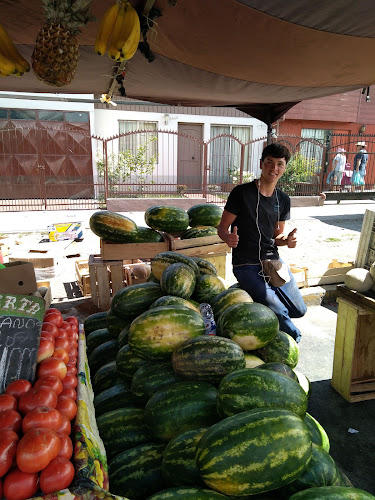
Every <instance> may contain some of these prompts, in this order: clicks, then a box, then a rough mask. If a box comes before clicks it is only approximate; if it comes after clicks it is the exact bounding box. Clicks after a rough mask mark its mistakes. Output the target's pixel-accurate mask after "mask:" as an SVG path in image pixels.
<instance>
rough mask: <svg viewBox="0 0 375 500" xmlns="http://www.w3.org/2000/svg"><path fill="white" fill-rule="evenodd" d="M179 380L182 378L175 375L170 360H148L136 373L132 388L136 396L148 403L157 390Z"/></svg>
mask: <svg viewBox="0 0 375 500" xmlns="http://www.w3.org/2000/svg"><path fill="white" fill-rule="evenodd" d="M178 381H180V379H179V378H178V377H177V376H176V375H175V373H174V371H173V367H172V365H171V363H170V362H169V361H147V362H146V363H145V364H144V365H143V366H141V367H140V368H138V370H137V371H136V372H135V373H134V375H133V378H132V382H131V390H132V392H133V394H134V395H135V396H137V397H138V398H140V399H142V401H143V402H144V403H147V401H148V400H149V399H150V397H151V396H152V395H153V394H155V392H156V391H158V390H159V389H161V388H162V387H164V386H165V385H168V384H173V383H174V382H178Z"/></svg>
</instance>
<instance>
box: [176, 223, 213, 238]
mask: <svg viewBox="0 0 375 500" xmlns="http://www.w3.org/2000/svg"><path fill="white" fill-rule="evenodd" d="M205 236H217V229H216V227H213V226H196V227H190V228H188V229H186V231H184V232H183V233H182V234H181V239H182V240H189V239H191V238H204V237H205Z"/></svg>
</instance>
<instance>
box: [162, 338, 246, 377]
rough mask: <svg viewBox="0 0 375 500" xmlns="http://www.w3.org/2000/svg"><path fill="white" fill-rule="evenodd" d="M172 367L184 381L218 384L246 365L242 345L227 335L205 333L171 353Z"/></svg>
mask: <svg viewBox="0 0 375 500" xmlns="http://www.w3.org/2000/svg"><path fill="white" fill-rule="evenodd" d="M172 366H173V369H174V371H175V373H176V375H178V376H179V377H181V378H182V379H184V380H204V381H206V382H211V383H213V384H217V383H219V382H220V380H221V379H222V378H223V377H224V375H226V374H227V373H230V372H232V371H233V370H237V369H239V368H244V367H245V356H244V352H243V350H242V349H241V347H240V346H239V345H238V344H237V343H236V342H233V340H230V339H226V338H224V337H216V336H213V337H211V336H209V335H202V336H200V337H195V338H194V339H191V340H187V341H186V342H184V343H183V344H181V345H180V346H179V347H177V348H176V349H175V350H174V351H173V354H172Z"/></svg>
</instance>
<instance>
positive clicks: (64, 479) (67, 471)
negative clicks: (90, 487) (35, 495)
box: [39, 457, 74, 494]
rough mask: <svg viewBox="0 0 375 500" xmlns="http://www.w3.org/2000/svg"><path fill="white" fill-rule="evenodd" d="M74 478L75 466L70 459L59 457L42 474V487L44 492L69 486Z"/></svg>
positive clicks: (51, 491)
mask: <svg viewBox="0 0 375 500" xmlns="http://www.w3.org/2000/svg"><path fill="white" fill-rule="evenodd" d="M73 478H74V466H73V464H72V462H71V461H70V460H68V459H67V458H64V457H57V458H55V459H54V460H52V461H51V462H50V463H49V464H48V465H47V467H46V468H45V469H44V470H42V472H41V474H40V481H39V484H40V489H41V490H42V492H43V493H44V494H48V493H54V492H55V491H60V490H63V489H64V488H67V487H68V486H69V485H70V483H71V482H72V481H73Z"/></svg>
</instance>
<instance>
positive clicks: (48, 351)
mask: <svg viewBox="0 0 375 500" xmlns="http://www.w3.org/2000/svg"><path fill="white" fill-rule="evenodd" d="M54 350H55V345H54V343H53V342H52V341H51V340H46V339H44V338H42V337H41V338H40V342H39V349H38V356H37V358H36V362H37V363H40V362H41V361H43V360H44V359H48V358H50V357H51V356H52V354H53V351H54Z"/></svg>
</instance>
